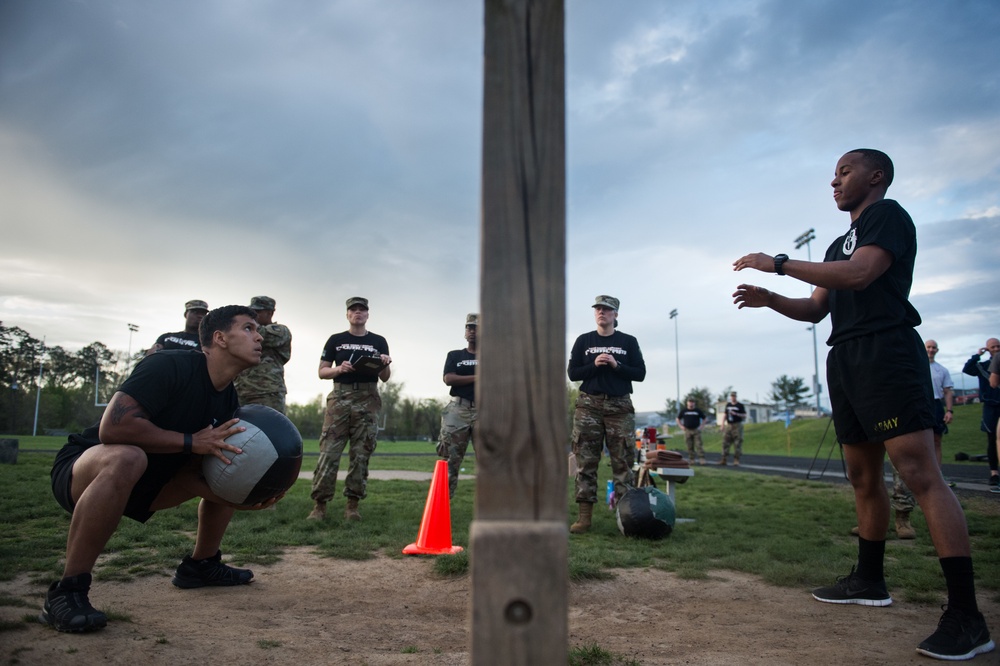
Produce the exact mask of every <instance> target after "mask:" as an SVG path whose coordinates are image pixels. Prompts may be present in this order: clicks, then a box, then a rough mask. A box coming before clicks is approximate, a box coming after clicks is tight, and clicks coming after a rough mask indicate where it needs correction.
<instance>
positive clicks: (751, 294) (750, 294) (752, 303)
mask: <svg viewBox="0 0 1000 666" xmlns="http://www.w3.org/2000/svg"><path fill="white" fill-rule="evenodd" d="M770 299H771V292H770V291H768V290H767V289H764V287H756V286H754V285H752V284H741V285H740V286H738V287H736V291H735V292H733V303H734V304H736V307H737V308H739V309H740V310H742V309H743V308H763V307H767V304H768V302H769V301H770Z"/></svg>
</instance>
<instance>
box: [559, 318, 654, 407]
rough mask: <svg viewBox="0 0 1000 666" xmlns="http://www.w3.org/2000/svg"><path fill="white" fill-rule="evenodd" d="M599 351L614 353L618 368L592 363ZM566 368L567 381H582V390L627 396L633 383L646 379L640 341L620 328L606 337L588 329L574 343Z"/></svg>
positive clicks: (599, 353) (601, 352) (591, 392)
mask: <svg viewBox="0 0 1000 666" xmlns="http://www.w3.org/2000/svg"><path fill="white" fill-rule="evenodd" d="M601 354H611V355H612V356H614V357H615V360H616V361H617V362H618V368H617V369H615V368H612V367H611V366H610V365H602V366H600V367H598V366H596V365H594V359H595V358H597V357H598V356H599V355H601ZM566 371H567V373H568V374H569V379H570V381H574V382H583V383H582V384H581V385H580V390H581V391H583V392H584V393H590V394H598V393H604V394H606V395H610V396H616V397H617V396H623V395H629V394H630V393H632V382H641V381H642V380H643V379H645V378H646V362H645V361H643V360H642V352H641V351H640V350H639V342H638V341H637V340H636V339H635V338H634V337H633V336H631V335H629V334H627V333H622V332H621V331H615V332H614V333H612V334H611V335H608V336H603V335H601V334H599V333H598V332H597V331H590V332H588V333H584V334H583V335H581V336H580V337H578V338H577V339H576V342H575V343H573V350H572V352H570V355H569V367H568V368H567V369H566Z"/></svg>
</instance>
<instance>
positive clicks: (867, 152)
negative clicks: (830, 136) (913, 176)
mask: <svg viewBox="0 0 1000 666" xmlns="http://www.w3.org/2000/svg"><path fill="white" fill-rule="evenodd" d="M848 152H851V153H858V154H859V155H861V156H862V157H863V158H865V162H867V163H868V166H870V167H874V168H876V169H878V170H879V171H881V172H882V176H883V177H884V178H885V186H886V187H889V186H890V185H892V177H893V176H894V175H895V170H894V169H893V167H892V160H891V159H889V156H888V155H886V154H885V153H883V152H882V151H881V150H875V149H874V148H856V149H854V150H850V151H848Z"/></svg>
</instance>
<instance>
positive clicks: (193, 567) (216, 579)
mask: <svg viewBox="0 0 1000 666" xmlns="http://www.w3.org/2000/svg"><path fill="white" fill-rule="evenodd" d="M252 580H253V572H252V571H250V570H249V569H236V568H235V567H231V566H229V565H227V564H223V563H222V551H221V550H220V551H218V552H216V553H215V555H214V556H213V557H209V558H207V559H204V560H192V559H191V558H190V557H185V558H184V559H183V560H182V561H181V563H180V565H179V566H178V567H177V572H176V573H175V574H174V578H173V580H171V581H170V582H171V583H173V584H174V585H176V586H177V587H180V588H183V589H185V590H188V589H191V588H194V587H209V586H216V587H228V586H231V585H246V584H248V583H249V582H250V581H252Z"/></svg>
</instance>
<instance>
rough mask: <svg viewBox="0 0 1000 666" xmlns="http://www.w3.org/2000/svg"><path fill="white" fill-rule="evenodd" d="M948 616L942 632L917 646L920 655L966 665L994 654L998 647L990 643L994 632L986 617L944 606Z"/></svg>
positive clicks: (941, 624)
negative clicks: (979, 655) (974, 659)
mask: <svg viewBox="0 0 1000 666" xmlns="http://www.w3.org/2000/svg"><path fill="white" fill-rule="evenodd" d="M942 608H943V609H944V614H943V615H941V619H940V620H939V621H938V628H937V631H935V632H934V633H933V634H931V635H930V636H929V637H928V638H927V640H925V641H924V642H923V643H921V644H920V645H918V646H917V652H919V653H920V654H922V655H926V656H928V657H934V658H935V659H945V660H947V661H964V660H966V659H972V658H973V657H975V656H976V655H977V654H986V653H987V652H992V651H993V648H995V647H996V645H994V643H993V641H992V640H990V630H989V629H987V628H986V620H985V619H983V614H982V613H975V614H974V615H973V614H969V613H964V612H962V611H960V610H958V609H955V610H952V609H951V608H948V607H947V606H942Z"/></svg>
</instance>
